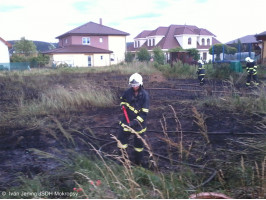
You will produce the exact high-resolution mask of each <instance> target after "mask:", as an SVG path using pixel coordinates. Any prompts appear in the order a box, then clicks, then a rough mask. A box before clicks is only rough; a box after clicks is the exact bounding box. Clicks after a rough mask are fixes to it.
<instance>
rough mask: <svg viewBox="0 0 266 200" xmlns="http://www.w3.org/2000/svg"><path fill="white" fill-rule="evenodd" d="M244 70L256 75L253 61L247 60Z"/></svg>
mask: <svg viewBox="0 0 266 200" xmlns="http://www.w3.org/2000/svg"><path fill="white" fill-rule="evenodd" d="M246 70H247V72H248V73H249V74H252V75H256V74H257V66H256V65H255V62H247V65H246Z"/></svg>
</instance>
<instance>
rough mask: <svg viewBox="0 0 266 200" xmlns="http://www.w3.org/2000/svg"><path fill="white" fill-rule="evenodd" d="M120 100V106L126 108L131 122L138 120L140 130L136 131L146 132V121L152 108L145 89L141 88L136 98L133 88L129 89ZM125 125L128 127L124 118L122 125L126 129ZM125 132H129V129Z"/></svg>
mask: <svg viewBox="0 0 266 200" xmlns="http://www.w3.org/2000/svg"><path fill="white" fill-rule="evenodd" d="M120 100H121V103H120V106H123V105H124V106H125V108H126V110H127V113H128V117H129V120H130V121H133V120H135V119H136V120H137V124H138V128H137V129H136V131H137V132H138V133H143V132H145V131H146V127H147V121H146V120H147V115H148V112H149V106H150V99H149V94H148V93H147V91H146V90H144V89H143V87H140V89H139V91H138V95H137V96H136V97H135V95H134V90H133V88H129V89H128V90H126V91H125V92H124V94H123V95H122V96H121V97H120ZM125 124H126V125H128V124H127V122H126V119H125V117H123V118H122V120H121V122H120V125H121V126H122V127H123V128H124V125H125ZM124 131H128V130H127V128H124Z"/></svg>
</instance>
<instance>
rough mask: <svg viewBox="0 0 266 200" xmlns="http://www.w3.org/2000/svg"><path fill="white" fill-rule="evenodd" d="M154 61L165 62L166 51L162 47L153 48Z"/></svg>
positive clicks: (161, 63)
mask: <svg viewBox="0 0 266 200" xmlns="http://www.w3.org/2000/svg"><path fill="white" fill-rule="evenodd" d="M153 54H154V61H155V62H157V63H158V64H160V65H163V64H164V53H163V51H162V49H161V48H160V47H155V48H154V49H153Z"/></svg>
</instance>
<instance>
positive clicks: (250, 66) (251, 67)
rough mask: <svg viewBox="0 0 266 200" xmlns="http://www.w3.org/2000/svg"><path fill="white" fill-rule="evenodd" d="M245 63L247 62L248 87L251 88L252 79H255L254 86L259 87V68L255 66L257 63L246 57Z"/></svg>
mask: <svg viewBox="0 0 266 200" xmlns="http://www.w3.org/2000/svg"><path fill="white" fill-rule="evenodd" d="M245 61H246V62H247V65H246V70H247V73H248V75H247V82H246V86H250V81H251V78H253V81H254V84H255V85H256V86H257V85H259V82H258V76H257V66H256V65H255V61H254V60H252V59H251V58H250V57H246V59H245Z"/></svg>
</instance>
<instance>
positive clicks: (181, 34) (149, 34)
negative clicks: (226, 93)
mask: <svg viewBox="0 0 266 200" xmlns="http://www.w3.org/2000/svg"><path fill="white" fill-rule="evenodd" d="M217 43H220V42H219V41H218V40H217V39H216V36H215V35H214V34H213V33H211V32H210V31H208V30H206V29H203V28H198V27H196V26H191V25H170V26H169V27H158V28H157V29H155V30H145V31H142V32H141V33H140V34H138V35H137V36H136V37H135V38H134V43H133V44H132V45H131V46H129V47H128V49H127V50H128V51H129V52H132V53H134V52H137V51H138V50H139V48H141V47H145V48H147V49H148V51H152V50H153V49H154V48H155V47H160V48H161V49H162V50H163V51H164V52H165V53H166V54H168V53H167V52H168V51H169V50H170V49H175V48H178V47H179V48H182V49H184V50H186V49H192V48H195V49H198V51H199V53H200V57H201V59H203V60H206V61H208V60H210V59H211V58H212V57H211V55H210V54H209V48H210V47H211V46H212V45H214V44H217Z"/></svg>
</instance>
